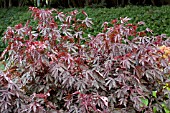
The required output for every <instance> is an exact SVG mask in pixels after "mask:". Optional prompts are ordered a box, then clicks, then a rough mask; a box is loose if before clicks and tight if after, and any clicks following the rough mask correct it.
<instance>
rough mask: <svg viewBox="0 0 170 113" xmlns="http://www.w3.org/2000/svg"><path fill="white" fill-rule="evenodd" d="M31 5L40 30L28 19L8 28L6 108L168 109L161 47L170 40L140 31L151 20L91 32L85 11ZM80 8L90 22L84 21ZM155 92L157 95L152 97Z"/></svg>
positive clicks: (0, 92)
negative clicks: (163, 105) (64, 11)
mask: <svg viewBox="0 0 170 113" xmlns="http://www.w3.org/2000/svg"><path fill="white" fill-rule="evenodd" d="M29 9H30V11H31V12H32V17H33V18H34V19H35V20H36V21H38V23H37V26H36V28H34V30H33V27H32V26H30V25H29V21H28V22H27V23H26V24H25V25H22V24H18V25H16V26H15V27H8V29H7V31H6V32H5V35H4V37H3V39H4V41H5V42H6V43H8V47H7V49H6V50H5V52H4V53H3V56H4V55H5V54H7V57H6V61H7V64H5V70H4V71H3V72H1V73H0V100H1V101H0V110H1V112H3V113H5V112H13V113H19V112H26V113H31V112H35V113H43V112H50V111H56V112H59V111H60V112H61V111H63V112H81V113H86V112H87V113H91V112H99V113H109V112H113V111H115V112H118V111H122V112H133V111H136V112H137V111H139V112H140V111H146V112H153V111H152V110H153V107H156V108H157V110H160V111H161V110H162V106H160V105H161V102H163V101H167V100H168V99H167V98H165V97H166V96H165V95H164V92H165V90H166V89H163V86H164V85H165V81H166V80H168V77H167V76H164V75H167V74H168V72H170V70H169V69H170V68H169V60H168V59H162V55H163V54H162V52H160V51H161V50H160V49H159V46H162V45H165V46H167V47H169V46H170V41H169V39H168V38H166V37H165V36H163V35H160V36H151V37H148V36H146V34H147V32H149V33H152V31H151V30H150V29H147V30H146V31H141V32H138V31H137V29H138V25H141V24H143V22H140V23H138V24H136V25H135V24H131V23H128V20H130V19H129V18H127V17H126V18H120V21H119V20H117V19H115V20H113V21H111V24H112V26H110V27H109V25H108V23H107V22H105V23H104V24H103V27H104V30H103V32H102V33H99V34H98V35H97V36H90V35H89V37H84V35H83V33H84V30H85V29H86V28H88V27H92V25H93V23H92V21H91V18H89V17H88V15H87V14H86V13H85V12H84V11H82V12H78V11H77V10H75V11H72V12H70V13H66V14H64V13H63V12H58V11H57V10H55V9H51V10H44V9H42V10H40V9H38V8H36V7H30V8H29ZM79 13H82V14H83V15H84V18H85V19H84V20H80V19H77V15H78V14H79ZM54 15H56V16H54ZM129 37H133V39H129ZM1 58H3V57H1ZM155 90H156V91H157V92H159V93H158V94H157V98H154V97H153V96H152V91H155ZM166 94H167V92H166ZM141 98H143V99H148V100H149V103H148V105H145V104H144V103H142V101H141Z"/></svg>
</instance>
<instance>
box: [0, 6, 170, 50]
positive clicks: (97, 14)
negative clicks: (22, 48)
mask: <svg viewBox="0 0 170 113" xmlns="http://www.w3.org/2000/svg"><path fill="white" fill-rule="evenodd" d="M59 10H60V11H64V12H67V11H72V10H74V8H69V9H62V10H61V9H59ZM78 10H80V11H81V10H85V11H86V12H87V14H88V15H89V17H90V18H92V19H93V22H94V26H93V28H92V29H88V30H87V31H86V33H90V34H92V35H96V34H97V33H98V32H101V31H102V30H101V25H102V23H103V22H105V21H108V22H110V21H111V20H112V19H115V18H120V17H126V16H127V17H129V18H132V20H131V22H132V23H137V22H139V21H144V22H145V23H146V25H145V26H143V27H141V28H139V29H140V30H144V29H146V28H147V27H148V28H150V29H152V30H153V31H154V35H159V34H167V35H168V36H170V14H169V12H170V6H162V7H154V6H144V7H142V6H126V7H124V8H121V7H118V8H81V9H78ZM30 15H31V14H30V12H28V7H13V8H10V9H0V37H2V36H3V32H4V31H5V30H6V28H7V27H8V26H14V25H16V24H19V23H25V22H26V21H27V19H30ZM80 18H81V16H80ZM31 24H32V25H33V24H34V22H32V23H31ZM3 48H4V44H3V43H2V42H1V41H0V51H2V50H3Z"/></svg>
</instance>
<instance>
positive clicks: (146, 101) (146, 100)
mask: <svg viewBox="0 0 170 113" xmlns="http://www.w3.org/2000/svg"><path fill="white" fill-rule="evenodd" d="M141 101H142V103H143V104H144V105H145V106H148V103H149V101H148V99H144V98H141Z"/></svg>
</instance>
